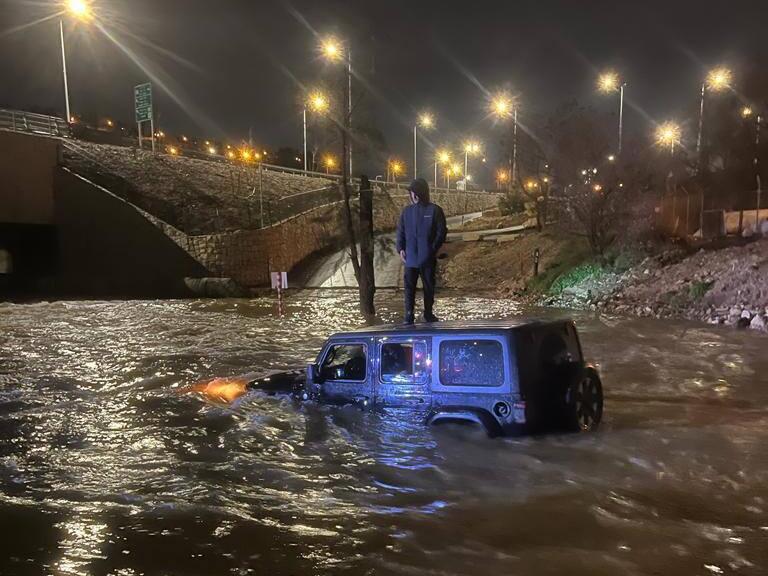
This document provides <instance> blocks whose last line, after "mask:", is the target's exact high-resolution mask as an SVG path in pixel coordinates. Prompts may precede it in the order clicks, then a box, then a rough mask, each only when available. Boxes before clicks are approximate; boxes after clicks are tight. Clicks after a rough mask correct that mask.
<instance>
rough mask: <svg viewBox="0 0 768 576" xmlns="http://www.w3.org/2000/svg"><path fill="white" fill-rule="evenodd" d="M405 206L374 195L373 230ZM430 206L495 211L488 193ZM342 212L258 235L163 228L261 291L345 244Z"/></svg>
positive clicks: (314, 214) (338, 208) (393, 196)
mask: <svg viewBox="0 0 768 576" xmlns="http://www.w3.org/2000/svg"><path fill="white" fill-rule="evenodd" d="M407 201H408V196H407V194H406V193H405V192H402V193H398V192H390V193H386V194H376V195H375V196H374V227H375V229H376V231H377V232H382V231H387V230H392V229H394V228H395V227H396V225H397V219H398V217H399V215H400V211H401V209H402V207H403V206H405V204H406V202H407ZM434 201H435V202H437V203H438V204H440V205H441V206H442V207H443V210H444V211H445V214H446V216H455V215H459V214H466V213H470V212H478V211H481V210H486V209H489V208H493V207H495V206H496V202H497V198H496V196H495V195H494V194H488V193H472V192H470V193H468V194H464V193H443V194H438V195H435V198H434ZM342 209H343V204H342V203H341V202H337V203H334V204H331V205H328V206H324V207H321V208H316V209H314V210H310V211H307V212H304V213H303V214H299V215H297V216H294V217H292V218H289V219H287V220H284V221H283V222H280V223H278V224H275V225H274V226H270V227H268V228H264V229H261V230H239V231H235V232H229V233H224V234H210V235H201V236H187V235H186V234H184V233H182V232H179V231H178V230H175V229H172V228H171V227H169V226H167V225H166V227H165V232H166V234H168V235H169V236H170V237H171V238H173V239H174V241H175V242H176V243H177V244H178V245H179V246H181V247H182V248H184V250H185V251H186V252H187V253H189V254H190V255H191V256H192V257H193V258H195V259H196V260H197V261H198V262H200V263H201V264H202V265H203V266H205V267H206V268H207V269H208V270H209V271H210V272H211V273H212V274H215V275H217V276H224V277H231V278H234V279H235V280H237V281H238V282H239V283H241V284H242V285H244V286H249V287H254V286H263V285H265V284H268V283H269V273H270V271H272V270H274V271H281V270H291V269H292V268H293V267H294V266H296V265H297V264H298V263H299V262H301V261H302V260H304V259H305V258H307V257H308V256H310V255H311V254H313V253H314V252H317V251H319V250H322V249H325V248H328V247H331V246H334V245H339V244H340V243H342V242H344V240H345V232H344V230H345V228H344V218H343V210H342ZM353 212H354V213H356V212H357V206H354V207H353ZM160 225H161V224H160ZM161 226H162V225H161Z"/></svg>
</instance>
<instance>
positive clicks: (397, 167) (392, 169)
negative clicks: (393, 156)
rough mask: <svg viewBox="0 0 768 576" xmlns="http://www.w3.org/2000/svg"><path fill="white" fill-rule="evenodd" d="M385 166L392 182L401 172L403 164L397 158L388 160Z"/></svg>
mask: <svg viewBox="0 0 768 576" xmlns="http://www.w3.org/2000/svg"><path fill="white" fill-rule="evenodd" d="M387 168H388V171H389V174H390V175H391V177H392V182H397V177H398V176H399V175H400V174H402V173H403V170H404V169H405V166H403V163H402V162H400V161H399V160H390V161H389V165H388V166H387Z"/></svg>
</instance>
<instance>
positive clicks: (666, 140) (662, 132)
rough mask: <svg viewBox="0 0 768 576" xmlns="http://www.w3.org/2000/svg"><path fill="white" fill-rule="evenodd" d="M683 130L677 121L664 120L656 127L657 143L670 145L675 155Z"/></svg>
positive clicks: (670, 149) (671, 152)
mask: <svg viewBox="0 0 768 576" xmlns="http://www.w3.org/2000/svg"><path fill="white" fill-rule="evenodd" d="M681 134H682V131H681V130H680V125H679V124H677V123H675V122H664V123H663V124H661V125H660V126H659V127H658V128H656V143H657V144H658V145H659V146H667V147H669V151H670V154H672V155H673V156H674V154H675V146H677V145H679V144H680V137H681Z"/></svg>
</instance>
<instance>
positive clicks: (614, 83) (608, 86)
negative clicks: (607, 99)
mask: <svg viewBox="0 0 768 576" xmlns="http://www.w3.org/2000/svg"><path fill="white" fill-rule="evenodd" d="M626 85H627V83H626V82H622V81H621V78H620V77H619V75H618V74H617V73H616V72H606V73H604V74H601V75H600V77H599V78H598V79H597V87H598V89H599V90H600V92H602V93H603V94H612V93H613V92H616V91H617V90H618V92H619V149H618V151H617V154H618V155H619V156H621V141H622V133H623V130H624V88H625V87H626Z"/></svg>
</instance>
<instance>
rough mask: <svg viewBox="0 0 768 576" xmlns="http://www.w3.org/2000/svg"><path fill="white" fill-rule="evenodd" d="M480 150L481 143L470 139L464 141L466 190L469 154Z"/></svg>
mask: <svg viewBox="0 0 768 576" xmlns="http://www.w3.org/2000/svg"><path fill="white" fill-rule="evenodd" d="M478 152H480V143H479V142H476V141H474V140H468V141H467V142H465V143H464V190H465V191H466V190H467V186H466V178H467V176H468V175H469V155H470V154H477V153H478Z"/></svg>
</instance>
